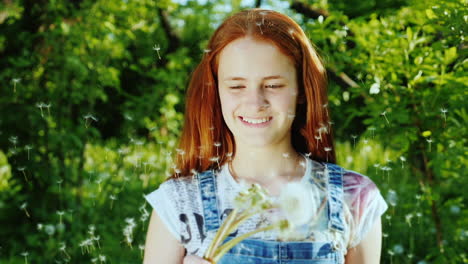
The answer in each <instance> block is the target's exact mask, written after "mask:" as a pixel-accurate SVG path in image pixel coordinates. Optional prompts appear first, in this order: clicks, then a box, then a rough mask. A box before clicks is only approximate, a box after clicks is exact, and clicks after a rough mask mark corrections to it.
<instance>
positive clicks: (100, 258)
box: [98, 255, 106, 263]
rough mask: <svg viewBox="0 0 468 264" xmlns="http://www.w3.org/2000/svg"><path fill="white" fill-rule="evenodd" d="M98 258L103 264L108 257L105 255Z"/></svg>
mask: <svg viewBox="0 0 468 264" xmlns="http://www.w3.org/2000/svg"><path fill="white" fill-rule="evenodd" d="M98 258H99V261H100V262H101V263H103V262H106V256H104V255H99V257H98Z"/></svg>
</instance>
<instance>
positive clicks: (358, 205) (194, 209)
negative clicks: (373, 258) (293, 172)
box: [145, 158, 388, 256]
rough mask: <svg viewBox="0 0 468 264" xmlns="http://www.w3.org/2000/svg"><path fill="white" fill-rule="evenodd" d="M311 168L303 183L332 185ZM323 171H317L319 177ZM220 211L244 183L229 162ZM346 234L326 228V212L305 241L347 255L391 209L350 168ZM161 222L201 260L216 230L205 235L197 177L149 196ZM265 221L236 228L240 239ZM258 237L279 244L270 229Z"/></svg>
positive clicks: (317, 166) (316, 166)
mask: <svg viewBox="0 0 468 264" xmlns="http://www.w3.org/2000/svg"><path fill="white" fill-rule="evenodd" d="M306 161H307V162H306V170H305V173H304V176H303V178H302V180H304V181H307V180H308V178H309V177H314V180H315V181H316V182H327V180H328V178H327V175H326V173H324V169H325V166H324V165H323V164H322V163H319V162H316V161H313V160H311V159H308V158H306ZM317 172H318V173H317ZM216 177H217V180H216V183H217V190H218V203H219V213H220V215H223V214H224V215H223V216H222V219H224V217H225V216H226V214H228V213H229V209H232V208H233V199H234V197H235V196H236V195H237V193H238V192H239V191H241V190H242V187H241V185H240V184H239V183H238V182H237V181H235V180H234V178H233V177H232V175H231V174H230V172H229V168H228V166H227V165H226V164H225V165H223V166H222V168H221V170H220V171H219V172H218V173H217V176H216ZM343 188H344V189H343V191H344V197H343V198H344V203H343V207H344V208H343V211H344V218H345V232H343V233H338V234H337V232H331V231H330V230H329V229H328V228H327V224H326V219H327V218H326V213H322V215H321V216H319V221H318V222H319V224H316V225H314V228H313V229H311V230H309V231H307V232H309V234H305V236H304V238H303V239H301V241H334V242H335V243H338V245H339V246H340V248H341V249H342V250H341V252H342V253H343V255H345V254H346V252H347V249H349V248H353V247H355V246H357V245H358V244H359V242H360V241H361V240H362V238H363V237H364V236H365V235H366V233H367V232H368V231H369V229H370V228H371V227H372V226H373V224H374V223H375V221H376V220H377V219H378V218H379V217H380V216H381V215H382V214H383V213H384V212H385V211H386V210H387V208H388V206H387V204H386V202H385V200H384V199H383V197H382V195H381V194H380V192H379V190H378V188H377V186H376V185H375V184H374V183H373V182H372V180H371V179H369V178H368V177H367V176H364V175H361V174H359V173H356V172H353V171H349V170H346V171H345V173H344V175H343ZM145 198H146V200H147V201H148V202H149V203H150V204H151V206H152V207H153V208H154V210H155V211H156V213H157V214H158V216H159V217H160V218H161V219H162V221H163V222H164V224H165V225H166V227H167V229H168V230H169V231H170V232H171V233H172V234H173V235H174V237H175V238H176V239H177V240H178V241H179V242H180V243H181V244H183V245H184V247H185V248H186V249H187V252H188V254H191V255H198V256H202V255H203V254H204V251H205V250H206V248H207V246H208V245H209V243H210V242H211V239H210V238H211V237H212V236H211V235H212V232H210V233H209V234H206V232H205V231H204V226H203V207H202V203H201V197H200V190H199V186H198V181H197V179H196V178H194V177H181V178H177V179H170V180H168V181H166V182H164V183H162V184H161V185H160V186H159V188H158V189H157V190H155V191H153V192H152V193H150V194H148V195H146V196H145ZM262 221H265V219H263V218H262V217H261V216H260V215H257V216H254V217H252V218H250V219H248V220H247V221H245V222H244V223H243V224H241V225H240V226H239V228H238V230H237V232H238V233H237V235H240V234H244V233H247V232H250V231H252V230H254V229H256V228H257V226H258V225H259V224H260V223H263V222H262ZM251 238H255V239H264V240H277V239H278V232H275V231H267V232H261V233H257V234H255V235H254V236H253V237H251Z"/></svg>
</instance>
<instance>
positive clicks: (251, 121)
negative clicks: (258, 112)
mask: <svg viewBox="0 0 468 264" xmlns="http://www.w3.org/2000/svg"><path fill="white" fill-rule="evenodd" d="M242 120H244V121H245V122H247V123H250V124H261V123H265V122H268V121H269V120H270V118H268V117H265V118H261V119H252V118H246V117H242Z"/></svg>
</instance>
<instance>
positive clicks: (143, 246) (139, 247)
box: [138, 244, 145, 257]
mask: <svg viewBox="0 0 468 264" xmlns="http://www.w3.org/2000/svg"><path fill="white" fill-rule="evenodd" d="M138 249H139V250H140V256H141V257H143V252H144V251H145V245H143V244H140V245H138Z"/></svg>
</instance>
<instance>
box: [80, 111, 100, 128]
mask: <svg viewBox="0 0 468 264" xmlns="http://www.w3.org/2000/svg"><path fill="white" fill-rule="evenodd" d="M83 118H84V119H85V126H86V128H88V127H89V125H90V124H91V122H92V121H94V122H97V121H98V119H97V118H96V117H95V116H93V115H92V114H87V115H85V116H84V117H83Z"/></svg>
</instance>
